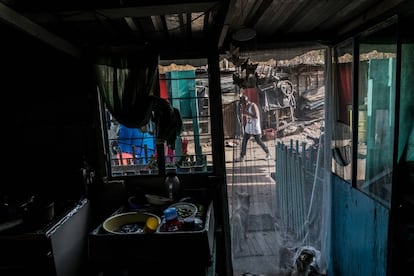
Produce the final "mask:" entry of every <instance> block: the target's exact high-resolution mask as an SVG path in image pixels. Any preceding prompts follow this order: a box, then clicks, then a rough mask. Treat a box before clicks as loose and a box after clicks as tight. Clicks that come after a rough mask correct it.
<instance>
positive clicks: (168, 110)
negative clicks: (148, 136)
mask: <svg viewBox="0 0 414 276" xmlns="http://www.w3.org/2000/svg"><path fill="white" fill-rule="evenodd" d="M95 72H96V81H97V86H98V88H99V92H100V93H101V95H102V97H103V100H104V102H105V105H106V107H107V108H108V110H109V111H110V112H111V114H112V115H113V116H114V118H115V119H116V120H117V121H118V122H119V123H121V124H122V125H124V126H127V127H129V128H139V127H142V126H145V125H146V124H148V122H149V121H150V120H152V121H153V122H154V123H155V124H156V127H157V130H156V134H157V138H158V139H160V140H165V141H166V142H167V144H168V145H170V146H172V147H174V146H175V145H174V142H175V138H176V137H177V136H178V135H179V134H180V132H181V129H182V120H181V116H180V112H179V111H178V110H177V109H175V108H173V107H172V106H171V105H170V103H169V102H168V101H166V100H164V99H161V98H160V97H158V96H157V93H156V91H158V90H159V79H158V76H159V74H158V55H157V54H155V53H151V52H147V51H146V52H145V56H143V55H128V56H115V55H112V56H106V57H100V58H99V59H98V60H97V62H96V64H95Z"/></svg>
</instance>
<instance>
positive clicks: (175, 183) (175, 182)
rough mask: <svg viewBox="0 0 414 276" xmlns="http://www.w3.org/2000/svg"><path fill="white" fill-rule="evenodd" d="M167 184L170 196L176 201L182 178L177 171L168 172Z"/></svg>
mask: <svg viewBox="0 0 414 276" xmlns="http://www.w3.org/2000/svg"><path fill="white" fill-rule="evenodd" d="M165 186H166V188H167V195H168V198H169V199H170V200H171V201H172V202H174V201H176V200H177V197H178V194H179V192H180V186H181V185H180V179H178V176H177V174H176V173H173V172H172V173H168V174H167V177H166V178H165Z"/></svg>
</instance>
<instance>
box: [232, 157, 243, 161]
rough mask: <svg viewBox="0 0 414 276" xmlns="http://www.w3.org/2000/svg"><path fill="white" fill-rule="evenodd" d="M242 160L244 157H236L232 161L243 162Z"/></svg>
mask: <svg viewBox="0 0 414 276" xmlns="http://www.w3.org/2000/svg"><path fill="white" fill-rule="evenodd" d="M243 161H244V157H241V156H240V157H237V158H235V159H234V162H243Z"/></svg>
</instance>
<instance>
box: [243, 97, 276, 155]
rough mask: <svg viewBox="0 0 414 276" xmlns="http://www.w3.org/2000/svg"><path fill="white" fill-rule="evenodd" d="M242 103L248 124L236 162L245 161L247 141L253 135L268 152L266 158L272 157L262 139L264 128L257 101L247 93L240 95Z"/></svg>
mask: <svg viewBox="0 0 414 276" xmlns="http://www.w3.org/2000/svg"><path fill="white" fill-rule="evenodd" d="M240 104H241V105H242V107H245V109H244V110H245V111H246V114H243V116H245V115H246V116H247V118H246V125H245V127H244V134H243V139H242V147H241V152H240V157H239V158H236V159H235V161H236V162H241V161H244V157H245V155H246V147H247V141H249V139H250V138H251V137H254V140H255V141H256V143H257V144H258V145H259V146H260V147H261V148H262V149H263V150H264V152H265V153H266V157H265V158H266V160H269V159H270V152H269V149H268V147H267V146H266V145H265V144H264V143H263V141H262V138H261V136H262V128H261V126H260V111H259V108H258V106H257V104H256V103H254V102H251V101H250V100H249V98H248V97H247V96H246V95H242V96H241V97H240Z"/></svg>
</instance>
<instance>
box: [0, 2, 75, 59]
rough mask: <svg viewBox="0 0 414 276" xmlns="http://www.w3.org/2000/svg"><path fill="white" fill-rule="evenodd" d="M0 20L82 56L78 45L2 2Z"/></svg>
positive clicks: (68, 52)
mask: <svg viewBox="0 0 414 276" xmlns="http://www.w3.org/2000/svg"><path fill="white" fill-rule="evenodd" d="M0 21H2V22H4V23H5V24H7V25H11V26H13V27H15V28H17V29H19V30H20V31H22V32H25V33H27V34H29V35H31V36H33V37H35V38H37V39H39V40H41V41H43V42H45V43H47V44H49V45H50V46H52V47H54V48H56V49H58V50H60V51H63V52H65V53H67V54H69V55H71V56H74V57H77V58H79V57H80V56H81V51H80V50H79V49H78V48H77V47H76V46H74V45H72V44H71V43H69V42H67V41H66V40H64V39H62V38H60V37H58V36H56V35H54V34H52V33H51V32H49V31H47V30H46V29H44V28H43V27H41V26H40V25H37V24H36V23H34V22H33V21H31V20H29V19H28V18H27V17H25V16H23V15H21V14H19V13H17V12H15V11H14V10H12V9H10V8H9V7H7V6H5V5H4V4H3V3H0Z"/></svg>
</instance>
